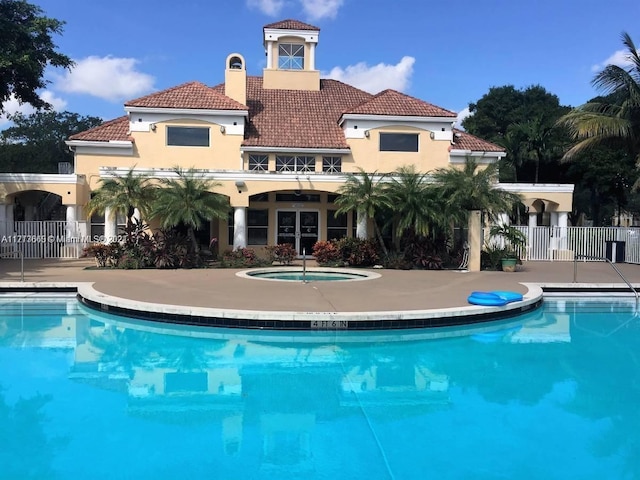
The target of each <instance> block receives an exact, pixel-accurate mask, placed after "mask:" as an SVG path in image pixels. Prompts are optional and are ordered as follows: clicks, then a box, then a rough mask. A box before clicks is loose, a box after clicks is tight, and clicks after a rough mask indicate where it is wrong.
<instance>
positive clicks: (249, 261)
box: [220, 248, 261, 268]
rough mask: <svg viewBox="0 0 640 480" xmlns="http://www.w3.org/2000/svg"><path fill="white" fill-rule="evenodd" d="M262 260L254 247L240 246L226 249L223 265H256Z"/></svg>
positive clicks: (234, 266)
mask: <svg viewBox="0 0 640 480" xmlns="http://www.w3.org/2000/svg"><path fill="white" fill-rule="evenodd" d="M260 264H261V262H260V260H259V258H258V256H257V255H256V252H255V250H253V249H252V248H238V249H236V250H226V251H225V252H224V253H223V254H222V260H221V261H220V266H221V267H226V268H246V267H256V266H258V265H260Z"/></svg>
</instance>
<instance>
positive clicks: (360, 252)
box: [338, 237, 380, 267]
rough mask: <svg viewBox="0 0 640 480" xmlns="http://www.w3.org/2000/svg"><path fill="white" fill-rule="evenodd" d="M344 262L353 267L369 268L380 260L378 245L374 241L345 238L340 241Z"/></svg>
mask: <svg viewBox="0 0 640 480" xmlns="http://www.w3.org/2000/svg"><path fill="white" fill-rule="evenodd" d="M338 248H339V250H340V255H341V257H342V260H344V261H345V262H346V263H347V264H348V265H350V266H353V267H369V266H371V265H375V264H376V263H377V262H378V260H379V259H380V255H379V254H378V245H377V243H375V242H374V241H373V240H362V239H359V238H351V237H345V238H341V239H340V240H338Z"/></svg>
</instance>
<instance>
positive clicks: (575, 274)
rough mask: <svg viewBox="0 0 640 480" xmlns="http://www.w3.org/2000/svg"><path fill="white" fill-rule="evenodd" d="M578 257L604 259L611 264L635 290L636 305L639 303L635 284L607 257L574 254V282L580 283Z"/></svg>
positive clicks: (633, 290) (628, 285) (632, 289)
mask: <svg viewBox="0 0 640 480" xmlns="http://www.w3.org/2000/svg"><path fill="white" fill-rule="evenodd" d="M578 258H582V259H584V260H604V261H605V262H607V263H608V264H609V265H611V267H612V268H613V269H614V270H615V272H616V273H617V274H618V275H619V276H620V278H621V279H622V280H624V283H626V284H627V287H629V288H630V289H631V291H632V292H633V294H634V295H635V297H636V305H637V304H638V300H639V298H638V292H637V291H636V289H635V288H633V285H631V283H629V280H627V279H626V278H625V276H624V275H623V274H622V272H621V271H620V270H618V267H616V266H615V265H614V263H613V262H612V261H611V260H609V259H608V258H607V257H594V256H592V255H579V254H576V255H574V257H573V283H578Z"/></svg>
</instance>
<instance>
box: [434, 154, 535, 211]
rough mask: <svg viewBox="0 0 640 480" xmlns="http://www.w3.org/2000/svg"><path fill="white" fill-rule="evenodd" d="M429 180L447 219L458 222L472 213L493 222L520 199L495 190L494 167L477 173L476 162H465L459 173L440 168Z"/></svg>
mask: <svg viewBox="0 0 640 480" xmlns="http://www.w3.org/2000/svg"><path fill="white" fill-rule="evenodd" d="M432 178H433V180H434V182H435V188H437V189H438V191H439V192H440V195H441V196H442V198H444V200H445V203H446V205H447V215H448V216H449V217H450V218H452V219H455V220H458V221H460V220H465V219H466V218H467V216H468V212H470V211H472V210H481V211H483V212H485V213H487V214H488V215H489V217H490V218H491V219H492V220H495V219H496V218H497V215H498V214H500V213H509V212H511V210H512V209H513V207H514V206H515V205H516V204H518V203H520V202H521V201H522V200H521V198H520V196H519V195H517V194H515V193H512V192H507V191H505V190H501V189H499V188H496V180H497V178H498V164H497V163H490V164H489V165H487V166H486V168H484V169H478V164H477V163H476V161H475V160H474V159H472V158H467V159H466V161H465V164H464V167H463V168H462V169H458V168H455V167H449V168H439V169H437V170H436V171H435V172H434V173H433V175H432Z"/></svg>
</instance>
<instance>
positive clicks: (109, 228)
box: [104, 208, 118, 243]
mask: <svg viewBox="0 0 640 480" xmlns="http://www.w3.org/2000/svg"><path fill="white" fill-rule="evenodd" d="M117 236H118V232H117V227H116V215H115V213H111V209H110V208H107V209H105V211H104V243H111V242H115V241H116V238H117Z"/></svg>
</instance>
